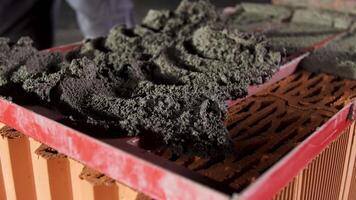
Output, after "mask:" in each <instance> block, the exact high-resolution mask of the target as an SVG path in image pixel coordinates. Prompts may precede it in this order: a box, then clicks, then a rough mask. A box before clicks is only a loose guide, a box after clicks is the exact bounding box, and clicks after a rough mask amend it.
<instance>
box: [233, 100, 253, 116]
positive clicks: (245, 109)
mask: <svg viewBox="0 0 356 200" xmlns="http://www.w3.org/2000/svg"><path fill="white" fill-rule="evenodd" d="M253 104H255V102H254V101H252V102H250V103H249V104H247V106H244V108H243V109H241V110H239V111H238V112H237V113H236V114H241V113H244V112H248V111H250V109H251V107H252V106H253Z"/></svg>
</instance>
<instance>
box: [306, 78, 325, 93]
mask: <svg viewBox="0 0 356 200" xmlns="http://www.w3.org/2000/svg"><path fill="white" fill-rule="evenodd" d="M322 80H323V77H319V78H317V79H316V80H314V81H313V82H311V83H310V84H309V85H308V87H307V89H308V90H310V89H312V88H314V87H316V86H318V85H319V84H320V82H321V81H322Z"/></svg>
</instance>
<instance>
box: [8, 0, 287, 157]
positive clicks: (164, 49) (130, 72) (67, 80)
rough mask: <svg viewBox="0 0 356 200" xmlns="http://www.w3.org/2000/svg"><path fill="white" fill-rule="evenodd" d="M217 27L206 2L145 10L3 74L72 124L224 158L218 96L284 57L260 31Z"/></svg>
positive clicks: (261, 75)
mask: <svg viewBox="0 0 356 200" xmlns="http://www.w3.org/2000/svg"><path fill="white" fill-rule="evenodd" d="M224 27H225V26H224V24H223V23H222V22H221V21H220V19H219V13H218V12H217V11H216V9H215V7H214V6H212V5H211V4H210V3H209V2H207V1H203V0H199V1H191V0H183V1H182V3H181V4H180V5H179V7H178V8H177V9H176V10H175V11H174V12H172V11H168V10H163V11H157V10H152V11H150V12H149V13H148V15H147V16H146V18H145V19H144V20H143V22H142V25H138V26H136V27H135V28H134V29H126V28H125V27H123V26H118V27H116V28H114V29H113V30H112V31H111V32H110V34H109V35H108V36H107V37H106V38H97V39H94V40H91V41H87V42H86V43H85V44H84V46H83V47H82V48H81V49H80V50H79V51H78V52H74V53H71V54H69V55H67V59H69V58H70V59H69V61H70V64H68V63H65V62H57V61H56V59H54V58H57V56H55V55H52V54H51V56H50V57H53V59H52V60H51V61H54V62H46V64H39V65H38V68H36V67H35V68H33V69H31V68H29V66H28V65H26V63H21V64H16V67H11V70H10V71H11V72H12V73H8V72H7V70H5V71H4V72H6V73H4V75H3V76H2V78H3V79H4V81H5V82H9V81H10V82H12V83H16V84H18V85H21V87H22V89H23V90H25V91H26V92H27V93H28V94H31V95H34V96H36V97H37V98H39V99H40V100H41V101H42V102H47V104H50V105H56V106H57V107H59V108H60V109H61V110H62V111H63V112H65V113H67V114H69V115H70V116H69V118H70V119H71V120H72V121H73V122H75V123H78V124H82V123H85V124H90V125H93V126H99V127H104V128H105V129H108V130H122V131H117V132H116V133H117V134H121V135H119V136H127V135H128V136H137V135H139V134H140V133H146V132H148V133H151V135H152V139H154V140H159V141H162V143H163V144H166V145H169V146H170V147H172V149H173V150H174V151H175V152H176V153H192V154H196V155H203V156H216V155H221V154H222V153H223V152H226V151H228V150H229V149H230V147H231V146H230V145H231V143H230V139H229V138H228V131H227V129H226V128H225V126H224V124H223V120H224V119H225V118H226V113H227V106H226V103H225V100H227V99H235V98H238V97H243V96H245V95H246V93H247V86H248V85H250V84H261V83H263V82H264V81H266V80H268V79H269V78H270V77H271V76H272V75H273V74H274V73H275V72H276V71H277V70H278V66H279V64H280V61H281V54H280V53H279V52H274V51H271V50H270V49H269V48H268V47H267V42H266V40H265V39H264V38H262V37H257V36H255V35H251V34H243V33H240V32H236V31H230V30H227V29H225V28H224ZM20 43H21V42H20ZM15 47H17V46H16V45H15V46H13V48H15ZM23 48H30V47H28V46H25V47H23ZM4 60H6V59H5V58H4ZM48 63H56V65H55V66H52V67H47V66H48V65H51V64H48ZM4 66H7V65H4ZM45 69H46V70H45Z"/></svg>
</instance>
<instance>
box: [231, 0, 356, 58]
mask: <svg viewBox="0 0 356 200" xmlns="http://www.w3.org/2000/svg"><path fill="white" fill-rule="evenodd" d="M246 5H249V7H251V8H248V7H247V6H246ZM246 5H245V4H239V5H237V7H238V8H240V9H237V12H236V14H235V15H232V16H230V17H229V18H228V24H229V26H230V27H234V28H237V29H239V30H242V31H247V32H251V31H262V32H265V33H266V34H267V37H268V39H270V40H271V41H272V42H271V45H272V47H273V49H275V50H278V51H282V50H283V49H285V50H286V52H287V54H294V53H298V51H300V50H301V49H303V48H307V47H311V46H312V45H314V44H316V43H318V42H320V41H322V40H324V39H326V38H328V37H330V36H332V35H335V34H337V33H340V32H341V31H343V30H346V29H348V28H349V27H350V26H351V25H352V22H353V20H354V16H351V15H350V14H347V13H341V12H336V11H327V10H321V9H312V8H307V7H287V6H277V5H270V4H253V3H249V4H246ZM245 16H247V17H245Z"/></svg>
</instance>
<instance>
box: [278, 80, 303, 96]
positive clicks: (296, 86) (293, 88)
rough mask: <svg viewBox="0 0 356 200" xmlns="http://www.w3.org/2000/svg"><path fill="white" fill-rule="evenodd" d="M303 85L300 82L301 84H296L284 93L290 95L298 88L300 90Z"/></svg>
mask: <svg viewBox="0 0 356 200" xmlns="http://www.w3.org/2000/svg"><path fill="white" fill-rule="evenodd" d="M302 85H303V83H302V82H300V83H298V84H296V85H295V86H293V87H290V88H289V89H287V90H286V91H284V92H283V94H287V93H289V92H290V91H293V90H295V89H296V88H298V87H300V86H302Z"/></svg>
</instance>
